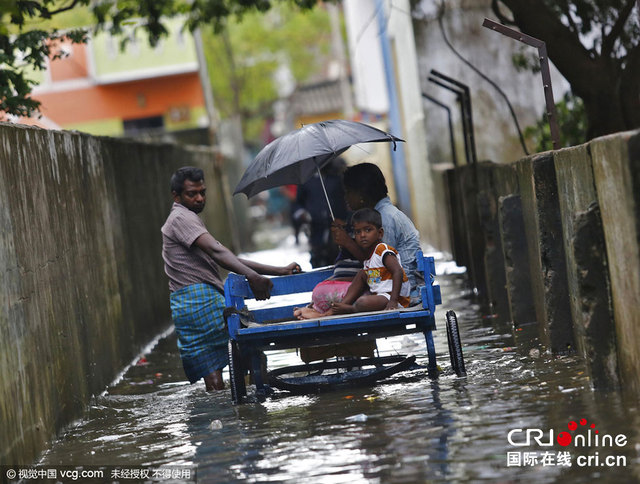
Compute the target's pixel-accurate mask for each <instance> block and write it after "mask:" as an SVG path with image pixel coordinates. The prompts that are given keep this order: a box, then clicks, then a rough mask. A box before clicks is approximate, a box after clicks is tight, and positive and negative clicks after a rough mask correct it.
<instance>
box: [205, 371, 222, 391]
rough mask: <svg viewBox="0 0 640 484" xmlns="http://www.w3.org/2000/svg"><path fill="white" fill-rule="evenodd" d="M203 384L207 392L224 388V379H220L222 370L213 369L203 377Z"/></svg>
mask: <svg viewBox="0 0 640 484" xmlns="http://www.w3.org/2000/svg"><path fill="white" fill-rule="evenodd" d="M203 379H204V385H205V387H206V389H207V391H208V392H212V391H213V390H224V380H223V379H222V370H215V371H214V372H212V373H209V374H208V375H207V376H205V377H203Z"/></svg>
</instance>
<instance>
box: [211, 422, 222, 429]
mask: <svg viewBox="0 0 640 484" xmlns="http://www.w3.org/2000/svg"><path fill="white" fill-rule="evenodd" d="M221 428H222V422H221V421H220V420H214V421H213V422H211V423H210V424H209V430H219V429H221Z"/></svg>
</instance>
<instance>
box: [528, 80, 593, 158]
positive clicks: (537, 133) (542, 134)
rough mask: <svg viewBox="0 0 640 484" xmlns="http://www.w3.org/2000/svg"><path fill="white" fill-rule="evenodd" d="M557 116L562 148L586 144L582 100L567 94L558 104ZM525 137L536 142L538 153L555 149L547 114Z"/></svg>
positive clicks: (530, 127) (569, 93)
mask: <svg viewBox="0 0 640 484" xmlns="http://www.w3.org/2000/svg"><path fill="white" fill-rule="evenodd" d="M545 111H546V110H545ZM556 114H557V121H558V128H559V131H560V146H565V147H566V146H576V145H579V144H582V143H584V142H585V139H586V136H587V126H586V116H585V113H584V103H583V102H582V99H580V98H579V97H576V96H574V95H573V94H572V93H571V92H567V93H565V94H564V96H563V98H562V100H561V101H560V102H558V103H556ZM524 135H525V137H527V138H531V139H532V140H533V141H534V142H535V144H536V152H538V153H539V152H542V151H547V150H552V149H553V140H552V139H551V129H550V128H549V121H548V119H547V114H546V112H545V113H543V115H542V117H541V118H540V119H539V120H538V122H537V123H536V124H535V126H529V127H527V128H525V130H524Z"/></svg>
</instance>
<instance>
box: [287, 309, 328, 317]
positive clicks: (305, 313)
mask: <svg viewBox="0 0 640 484" xmlns="http://www.w3.org/2000/svg"><path fill="white" fill-rule="evenodd" d="M296 313H297V314H296ZM293 315H294V316H295V317H296V318H298V319H314V318H321V317H322V316H325V314H324V313H320V312H318V311H316V310H315V309H313V308H311V307H308V306H307V307H306V308H298V309H296V310H295V311H294V312H293Z"/></svg>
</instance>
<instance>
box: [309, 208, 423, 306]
mask: <svg viewBox="0 0 640 484" xmlns="http://www.w3.org/2000/svg"><path fill="white" fill-rule="evenodd" d="M352 224H353V230H354V234H355V240H356V243H357V244H358V245H359V246H360V247H361V248H362V249H363V250H364V251H365V252H366V253H367V255H368V258H367V259H366V260H365V261H364V268H363V269H361V270H360V271H359V272H358V273H357V274H356V276H355V277H354V279H353V281H352V282H351V285H350V286H349V288H348V289H347V291H346V294H345V295H344V298H343V299H342V301H335V302H332V303H331V304H330V307H329V308H328V310H327V311H325V312H322V313H321V312H318V311H315V310H314V309H312V308H304V315H303V317H302V318H300V319H303V318H304V319H307V318H310V317H322V316H331V315H334V314H348V313H355V312H365V311H381V310H385V309H389V310H390V309H397V308H400V307H408V306H409V301H410V291H411V286H410V284H409V280H408V278H407V275H406V274H405V272H404V270H403V269H402V266H401V264H400V263H401V261H400V256H399V254H398V252H397V251H396V249H394V248H393V247H391V246H389V245H387V244H385V243H383V242H382V236H383V234H384V229H383V227H382V217H381V216H380V213H379V212H378V211H377V210H374V209H371V208H363V209H360V210H358V211H357V212H355V213H354V214H353V218H352ZM311 312H313V313H314V314H309V313H311ZM298 317H299V316H298Z"/></svg>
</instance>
